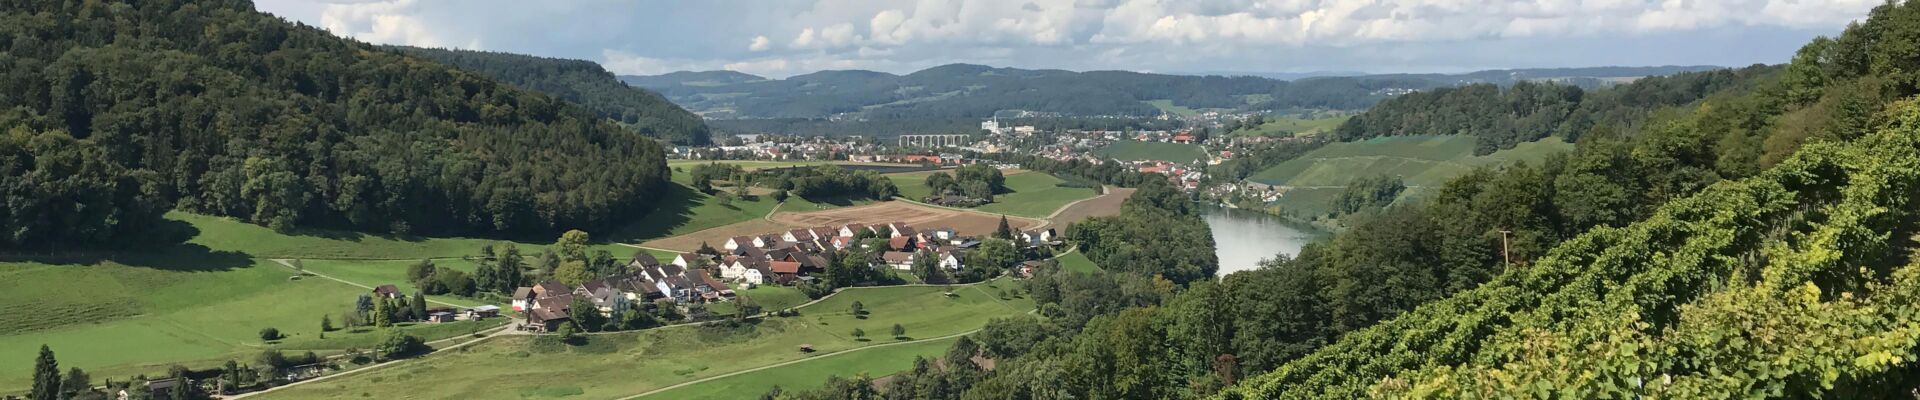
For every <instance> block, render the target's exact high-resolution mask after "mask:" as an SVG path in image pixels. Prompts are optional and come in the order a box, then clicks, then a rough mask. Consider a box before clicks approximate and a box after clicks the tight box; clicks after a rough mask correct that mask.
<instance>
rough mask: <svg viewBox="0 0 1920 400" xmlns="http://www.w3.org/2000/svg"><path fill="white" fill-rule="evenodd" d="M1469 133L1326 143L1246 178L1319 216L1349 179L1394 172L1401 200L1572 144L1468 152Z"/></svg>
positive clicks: (1301, 211) (1294, 208)
mask: <svg viewBox="0 0 1920 400" xmlns="http://www.w3.org/2000/svg"><path fill="white" fill-rule="evenodd" d="M1473 148H1474V138H1473V137H1472V136H1460V135H1445V136H1395V137H1381V138H1374V139H1368V140H1362V141H1356V142H1342V143H1333V144H1328V145H1326V146H1324V147H1321V148H1319V149H1316V150H1314V151H1311V152H1308V153H1307V154H1305V155H1301V156H1300V157H1299V158H1295V159H1292V160H1288V161H1286V162H1282V163H1280V164H1278V165H1275V166H1273V167H1270V168H1267V169H1266V170H1263V171H1260V172H1259V173H1257V174H1254V175H1253V176H1251V177H1248V178H1247V180H1249V181H1253V182H1259V183H1265V184H1269V185H1277V186H1289V187H1291V188H1290V189H1288V190H1287V192H1286V193H1285V194H1284V195H1282V196H1281V198H1280V201H1278V202H1277V204H1275V205H1276V206H1279V207H1281V209H1282V211H1283V212H1292V213H1294V214H1295V215H1297V216H1301V217H1311V216H1315V215H1324V214H1326V213H1327V212H1328V211H1329V209H1330V208H1331V202H1332V200H1333V198H1334V197H1336V196H1338V195H1339V193H1340V191H1341V190H1343V189H1344V188H1345V187H1346V185H1347V184H1348V183H1350V182H1352V181H1353V180H1355V179H1359V178H1362V177H1369V176H1377V175H1387V176H1397V177H1400V178H1401V179H1402V181H1404V182H1405V183H1406V185H1407V187H1408V190H1407V191H1406V192H1405V193H1403V194H1402V199H1407V198H1417V197H1418V196H1420V195H1422V193H1423V192H1425V191H1427V190H1432V189H1435V188H1438V187H1439V186H1440V185H1442V184H1444V183H1446V182H1447V181H1448V180H1451V179H1453V178H1455V177H1458V176H1460V175H1464V174H1466V173H1467V172H1470V171H1472V170H1473V169H1474V168H1479V167H1485V166H1495V165H1504V164H1509V163H1514V162H1528V163H1536V164H1537V163H1539V162H1541V161H1543V160H1545V159H1546V158H1547V157H1548V156H1551V155H1553V154H1554V153H1559V152H1563V151H1568V150H1571V149H1573V144H1570V143H1566V142H1564V141H1561V140H1560V138H1557V137H1549V138H1546V139H1543V140H1540V141H1535V142H1528V143H1521V144H1520V145H1518V146H1515V147H1514V148H1512V149H1507V150H1501V151H1497V152H1494V153H1492V154H1488V155H1485V156H1475V155H1473Z"/></svg>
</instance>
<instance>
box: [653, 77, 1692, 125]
mask: <svg viewBox="0 0 1920 400" xmlns="http://www.w3.org/2000/svg"><path fill="white" fill-rule="evenodd" d="M1693 69H1695V68H1693V67H1650V68H1626V67H1616V68H1608V69H1596V70H1590V71H1578V70H1569V71H1565V73H1568V74H1580V73H1585V74H1601V75H1604V76H1601V77H1606V78H1624V77H1633V76H1641V75H1654V74H1661V73H1672V72H1677V71H1685V70H1693ZM1634 73H1638V74H1641V75H1622V74H1634ZM1549 75H1551V74H1549ZM1475 76H1477V75H1475ZM1526 76H1527V75H1524V74H1522V75H1513V74H1508V78H1507V79H1508V80H1506V81H1501V83H1511V82H1512V80H1513V79H1523V78H1525V77H1526ZM1579 77H1588V78H1592V77H1589V76H1582V75H1574V76H1567V77H1544V76H1543V77H1540V79H1563V78H1579ZM621 79H622V80H625V81H626V82H627V83H630V84H633V85H636V86H642V87H646V88H649V89H653V90H657V91H659V92H660V93H661V94H664V95H666V96H667V98H669V99H672V100H673V101H674V102H676V103H679V104H680V105H682V106H685V107H687V108H688V109H690V110H693V111H695V112H699V113H702V114H704V115H706V116H707V117H709V118H822V117H828V116H834V115H852V116H856V117H859V118H865V119H870V120H882V119H941V118H985V117H988V116H992V115H994V113H995V112H997V111H1006V110H1024V111H1032V112H1039V113H1047V114H1044V115H1058V116H1096V115H1100V116H1155V115H1159V114H1160V113H1161V112H1162V111H1161V108H1160V107H1156V106H1155V105H1153V104H1151V103H1150V102H1151V101H1154V100H1167V101H1168V102H1169V103H1168V104H1169V105H1172V106H1179V107H1186V108H1191V109H1224V110H1289V109H1342V110H1359V109H1365V108H1367V107H1370V106H1372V105H1373V104H1374V103H1375V102H1378V101H1380V100H1382V99H1386V98H1388V97H1390V96H1391V95H1393V94H1396V93H1399V92H1402V91H1405V90H1424V89H1431V88H1436V87H1443V86H1451V85H1457V84H1460V83H1462V82H1479V81H1488V80H1476V79H1491V78H1486V77H1478V78H1470V77H1468V76H1467V75H1437V74H1436V75H1369V76H1357V77H1327V78H1309V79H1300V80H1295V81H1286V80H1279V79H1269V78H1261V77H1253V76H1233V77H1227V76H1190V75H1165V74H1149V73H1138V72H1125V71H1090V72H1072V71H1062V70H1028V69H1018V68H994V67H987V66H981V65H969V64H951V65H944V66H939V67H933V68H928V69H925V70H921V71H918V72H914V73H911V74H906V75H894V74H889V73H883V72H873V71H821V72H816V73H812V74H806V75H799V76H794V77H790V78H787V79H778V80H768V79H760V77H757V76H752V75H746V74H740V73H735V72H720V71H715V72H676V73H673V74H667V75H656V76H622V77H621ZM1463 79H1465V81H1463Z"/></svg>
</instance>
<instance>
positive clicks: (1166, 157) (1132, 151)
mask: <svg viewBox="0 0 1920 400" xmlns="http://www.w3.org/2000/svg"><path fill="white" fill-rule="evenodd" d="M1094 154H1095V155H1098V156H1101V157H1107V158H1112V159H1115V160H1120V161H1148V160H1159V161H1170V162H1175V163H1181V164H1186V163H1191V162H1195V161H1199V160H1204V159H1206V158H1207V149H1205V148H1202V147H1200V145H1196V144H1184V143H1172V142H1141V141H1132V140H1125V141H1119V142H1115V143H1114V144H1112V145H1108V146H1107V147H1103V148H1101V149H1100V150H1098V151H1095V152H1094Z"/></svg>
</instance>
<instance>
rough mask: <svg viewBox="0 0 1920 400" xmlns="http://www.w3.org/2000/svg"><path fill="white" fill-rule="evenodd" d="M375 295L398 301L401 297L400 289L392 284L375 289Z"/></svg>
mask: <svg viewBox="0 0 1920 400" xmlns="http://www.w3.org/2000/svg"><path fill="white" fill-rule="evenodd" d="M373 295H374V296H379V297H385V298H389V299H398V298H400V296H401V294H400V288H399V287H395V286H393V285H391V284H388V285H380V286H379V287H375V288H373Z"/></svg>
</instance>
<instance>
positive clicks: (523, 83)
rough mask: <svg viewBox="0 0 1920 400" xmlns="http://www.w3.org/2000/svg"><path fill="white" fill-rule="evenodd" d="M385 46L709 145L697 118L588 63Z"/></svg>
mask: <svg viewBox="0 0 1920 400" xmlns="http://www.w3.org/2000/svg"><path fill="white" fill-rule="evenodd" d="M388 48H390V49H394V50H399V51H400V52H403V53H407V54H410V55H413V56H416V57H421V58H426V59H428V60H433V61H435V62H439V63H442V64H447V65H452V66H454V67H456V68H460V69H462V70H466V71H469V72H473V73H477V74H480V75H484V76H486V77H488V78H492V79H496V80H499V81H501V82H506V83H507V84H511V85H513V86H515V87H519V88H521V89H526V90H531V91H535V92H540V93H546V94H547V95H549V96H554V97H558V98H560V99H561V100H566V101H568V102H571V103H574V104H579V105H581V106H583V107H586V108H587V109H588V110H592V111H593V112H594V113H595V114H599V115H600V116H602V117H606V118H608V119H612V120H614V121H615V122H619V123H620V125H621V126H623V127H626V128H627V129H629V130H633V131H635V132H639V133H641V134H644V135H647V136H652V137H656V138H660V139H662V140H668V141H672V142H674V143H677V144H693V145H703V144H707V143H710V142H711V139H710V137H711V136H712V133H711V132H710V131H709V130H708V129H707V125H706V123H705V122H703V121H701V119H700V117H699V116H697V115H694V114H693V113H690V112H687V110H685V109H682V108H680V106H678V105H674V103H673V102H671V101H668V100H667V98H666V97H662V96H661V95H660V94H659V93H654V92H652V91H649V90H646V89H643V88H637V87H633V86H629V85H626V84H623V83H621V82H620V80H619V79H617V78H615V77H614V75H613V73H610V72H607V70H606V69H604V68H601V67H600V64H598V63H594V62H592V61H586V60H573V59H564V58H548V57H539V56H530V55H524V54H514V53H500V52H489V51H473V50H454V49H431V48H420V47H407V46H388ZM741 75H745V74H741ZM748 76H751V75H748Z"/></svg>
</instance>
